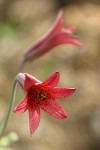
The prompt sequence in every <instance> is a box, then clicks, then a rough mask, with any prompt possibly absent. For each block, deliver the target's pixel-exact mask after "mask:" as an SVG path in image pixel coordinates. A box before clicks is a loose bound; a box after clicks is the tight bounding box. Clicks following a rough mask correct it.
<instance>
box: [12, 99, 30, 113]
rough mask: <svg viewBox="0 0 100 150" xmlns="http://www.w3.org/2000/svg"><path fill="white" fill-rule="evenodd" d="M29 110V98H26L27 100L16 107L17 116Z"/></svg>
mask: <svg viewBox="0 0 100 150" xmlns="http://www.w3.org/2000/svg"><path fill="white" fill-rule="evenodd" d="M27 108H28V104H27V97H25V99H24V100H23V101H22V102H21V103H20V104H19V105H18V106H16V107H15V109H14V112H15V113H16V114H20V113H23V112H25V111H26V110H27Z"/></svg>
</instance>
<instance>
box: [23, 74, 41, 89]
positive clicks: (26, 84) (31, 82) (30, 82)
mask: <svg viewBox="0 0 100 150" xmlns="http://www.w3.org/2000/svg"><path fill="white" fill-rule="evenodd" d="M37 83H41V82H38V81H37V80H34V79H33V78H30V77H29V76H28V75H27V74H25V82H24V88H25V90H26V92H27V91H28V90H29V88H30V87H31V86H33V85H36V84H37Z"/></svg>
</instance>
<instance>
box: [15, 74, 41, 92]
mask: <svg viewBox="0 0 100 150" xmlns="http://www.w3.org/2000/svg"><path fill="white" fill-rule="evenodd" d="M25 75H27V76H28V78H30V79H32V82H34V84H38V83H41V81H39V80H38V79H36V78H35V77H33V76H32V75H30V74H28V73H27V74H26V73H19V74H18V75H17V76H16V80H17V81H18V83H19V85H20V86H21V87H22V89H23V90H24V82H25V78H26V77H25ZM24 91H25V90H24Z"/></svg>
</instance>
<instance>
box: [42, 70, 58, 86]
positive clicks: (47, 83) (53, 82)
mask: <svg viewBox="0 0 100 150" xmlns="http://www.w3.org/2000/svg"><path fill="white" fill-rule="evenodd" d="M59 79H60V74H59V72H55V73H54V74H52V75H51V76H50V77H49V78H48V79H47V80H45V81H44V82H42V83H41V85H44V86H52V87H55V86H56V85H57V83H58V82H59Z"/></svg>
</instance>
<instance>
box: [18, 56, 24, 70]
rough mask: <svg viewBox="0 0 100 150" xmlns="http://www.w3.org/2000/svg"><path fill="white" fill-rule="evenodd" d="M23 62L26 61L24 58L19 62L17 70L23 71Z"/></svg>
mask: <svg viewBox="0 0 100 150" xmlns="http://www.w3.org/2000/svg"><path fill="white" fill-rule="evenodd" d="M25 62H26V61H25V59H23V60H22V62H21V64H20V66H19V69H18V70H19V72H23V68H24V65H25Z"/></svg>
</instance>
